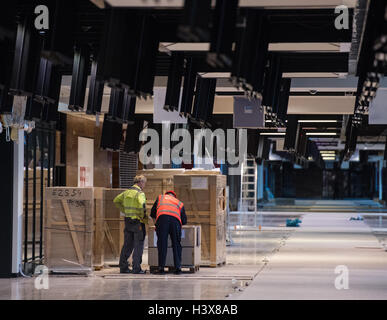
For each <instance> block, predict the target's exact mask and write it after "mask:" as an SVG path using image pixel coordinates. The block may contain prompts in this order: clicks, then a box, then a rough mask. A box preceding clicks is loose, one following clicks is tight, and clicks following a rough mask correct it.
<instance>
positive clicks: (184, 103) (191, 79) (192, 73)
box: [180, 57, 197, 117]
mask: <svg viewBox="0 0 387 320" xmlns="http://www.w3.org/2000/svg"><path fill="white" fill-rule="evenodd" d="M196 71H197V70H196V61H195V59H194V58H192V57H190V58H187V62H186V64H185V70H184V84H183V93H182V97H181V107H180V114H181V115H183V116H185V117H187V116H188V115H191V113H192V103H193V99H194V94H195V85H196V76H197V73H196Z"/></svg>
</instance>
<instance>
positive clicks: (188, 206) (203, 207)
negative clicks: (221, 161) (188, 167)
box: [174, 172, 227, 267]
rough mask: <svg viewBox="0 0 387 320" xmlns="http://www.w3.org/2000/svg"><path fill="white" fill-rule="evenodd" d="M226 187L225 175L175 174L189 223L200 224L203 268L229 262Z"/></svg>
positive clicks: (178, 195) (175, 184) (175, 188)
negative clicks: (227, 258)
mask: <svg viewBox="0 0 387 320" xmlns="http://www.w3.org/2000/svg"><path fill="white" fill-rule="evenodd" d="M226 185H227V178H226V176H224V175H220V174H217V175H199V174H189V173H188V172H186V173H185V174H184V175H175V177H174V190H175V192H176V193H177V197H178V198H179V200H181V201H182V202H183V203H184V208H185V211H186V214H187V219H188V224H197V225H201V229H202V239H201V243H202V254H201V265H203V266H211V267H216V266H219V265H223V264H224V263H225V262H226Z"/></svg>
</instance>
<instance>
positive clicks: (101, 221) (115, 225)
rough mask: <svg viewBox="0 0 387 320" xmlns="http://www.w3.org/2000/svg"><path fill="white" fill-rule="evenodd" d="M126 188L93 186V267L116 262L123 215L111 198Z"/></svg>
mask: <svg viewBox="0 0 387 320" xmlns="http://www.w3.org/2000/svg"><path fill="white" fill-rule="evenodd" d="M125 190H126V189H107V188H94V197H95V208H96V210H95V233H94V239H95V245H94V267H102V266H103V265H104V264H105V262H107V263H115V264H116V263H117V262H118V259H119V256H120V252H121V248H122V246H123V244H124V228H125V217H124V216H123V215H121V212H120V210H119V209H117V207H116V206H115V204H114V203H113V200H114V198H115V197H116V196H118V195H119V194H120V193H122V192H124V191H125Z"/></svg>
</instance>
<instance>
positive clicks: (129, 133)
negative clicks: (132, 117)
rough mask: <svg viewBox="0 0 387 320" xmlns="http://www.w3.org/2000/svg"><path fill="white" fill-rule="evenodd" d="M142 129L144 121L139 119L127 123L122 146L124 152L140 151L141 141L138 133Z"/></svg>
mask: <svg viewBox="0 0 387 320" xmlns="http://www.w3.org/2000/svg"><path fill="white" fill-rule="evenodd" d="M143 129H144V121H143V120H140V119H136V121H134V123H132V124H129V125H128V127H127V129H126V139H125V146H124V151H125V152H126V153H138V152H139V151H140V149H141V143H142V142H141V141H140V140H139V135H140V132H141V131H142V130H143Z"/></svg>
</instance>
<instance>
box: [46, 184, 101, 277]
mask: <svg viewBox="0 0 387 320" xmlns="http://www.w3.org/2000/svg"><path fill="white" fill-rule="evenodd" d="M45 202H46V205H45V222H44V231H45V236H44V250H45V265H46V266H47V267H48V268H49V270H50V271H53V272H75V273H88V272H91V271H92V268H93V237H94V234H93V229H94V190H93V188H68V187H53V188H46V194H45Z"/></svg>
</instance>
